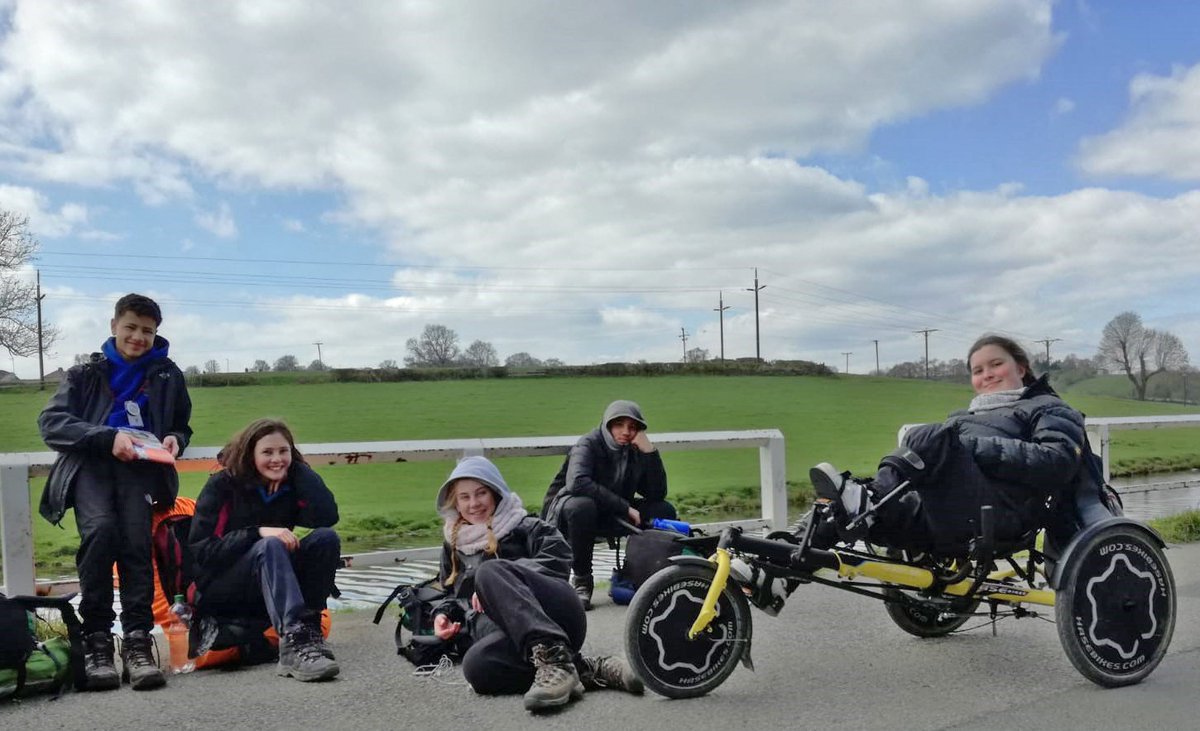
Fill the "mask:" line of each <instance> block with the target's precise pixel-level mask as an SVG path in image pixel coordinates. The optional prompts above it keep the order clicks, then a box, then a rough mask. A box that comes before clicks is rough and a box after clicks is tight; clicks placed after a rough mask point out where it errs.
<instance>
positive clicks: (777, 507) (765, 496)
mask: <svg viewBox="0 0 1200 731" xmlns="http://www.w3.org/2000/svg"><path fill="white" fill-rule="evenodd" d="M758 471H759V475H760V479H761V481H762V482H761V486H762V517H763V520H765V521H767V525H769V526H771V530H784V529H786V528H787V527H788V504H787V498H788V496H787V480H786V479H785V478H786V476H787V471H786V467H785V456H784V445H783V437H782V436H778V437H770V438H768V439H767V444H766V446H762V447H759V448H758Z"/></svg>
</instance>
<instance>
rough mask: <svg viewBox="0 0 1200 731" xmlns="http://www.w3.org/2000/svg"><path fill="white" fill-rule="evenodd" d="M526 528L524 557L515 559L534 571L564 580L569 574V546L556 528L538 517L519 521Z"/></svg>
mask: <svg viewBox="0 0 1200 731" xmlns="http://www.w3.org/2000/svg"><path fill="white" fill-rule="evenodd" d="M521 527H522V528H524V529H525V530H526V536H525V546H526V557H525V558H519V559H516V562H517V563H519V564H523V565H525V566H527V567H529V568H531V569H533V570H534V571H536V572H538V573H539V574H542V575H543V576H549V577H552V578H555V579H563V580H564V581H565V580H566V579H567V578H568V577H569V576H570V575H571V546H570V544H568V543H567V541H566V539H565V538H563V536H562V533H559V532H558V529H557V528H555V527H554V526H552V525H550V524H549V523H547V522H546V521H544V520H542V519H540V518H534V517H529V518H526V519H525V520H523V521H522V522H521Z"/></svg>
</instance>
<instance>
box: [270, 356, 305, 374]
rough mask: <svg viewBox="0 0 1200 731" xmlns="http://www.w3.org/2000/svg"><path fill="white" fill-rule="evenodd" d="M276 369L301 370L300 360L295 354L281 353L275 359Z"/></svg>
mask: <svg viewBox="0 0 1200 731" xmlns="http://www.w3.org/2000/svg"><path fill="white" fill-rule="evenodd" d="M275 370H276V371H298V370H300V361H298V360H296V356H294V355H281V356H279V358H278V359H277V360H276V361H275Z"/></svg>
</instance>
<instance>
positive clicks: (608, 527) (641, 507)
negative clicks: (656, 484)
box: [558, 495, 677, 576]
mask: <svg viewBox="0 0 1200 731" xmlns="http://www.w3.org/2000/svg"><path fill="white" fill-rule="evenodd" d="M630 504H631V505H632V506H633V507H634V509H636V510H637V511H638V512H639V513H640V514H641V516H642V522H643V523H649V522H650V521H651V520H654V519H655V518H667V519H670V520H675V518H676V517H677V515H676V513H675V506H674V505H672V504H671V503H669V502H667V501H666V500H655V501H649V500H641V499H639V498H634V499H633V500H631V501H630ZM618 518H620V519H626V518H627V516H624V515H608V514H601V513H600V509H599V506H597V505H596V501H595V500H593V499H591V498H590V497H583V496H579V495H572V496H571V497H569V498H567V499H566V500H564V501H563V505H562V509H561V510H560V511H559V514H558V530H559V531H560V532H561V533H562V534H563V536H564V537H565V538H566V539H567V542H568V543H570V544H571V555H572V562H571V570H572V571H574V572H575V575H576V576H591V575H592V556H593V553H594V552H595V548H596V538H598V537H607V536H623V535H625V534H626V532H627V531H626V530H625V529H624V528H622V527H621V526H620V525H619V524H618V523H617V519H618Z"/></svg>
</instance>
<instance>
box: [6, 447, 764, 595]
mask: <svg viewBox="0 0 1200 731" xmlns="http://www.w3.org/2000/svg"><path fill="white" fill-rule="evenodd" d="M651 437H652V441H653V442H654V445H655V446H656V447H658V448H659V449H660V450H661V451H663V452H678V451H690V450H701V449H738V448H750V447H758V454H759V459H758V464H759V484H760V486H761V490H762V493H761V494H762V517H761V518H755V519H751V520H743V521H732V522H728V523H720V524H711V525H709V526H707V527H710V528H715V527H718V526H724V525H743V526H748V527H753V528H770V529H772V530H776V529H783V528H786V527H787V485H786V483H785V477H786V469H785V460H784V442H783V433H782V432H780V431H779V430H778V429H758V430H747V431H718V432H672V433H663V434H653V435H651ZM576 441H578V437H577V436H561V437H506V438H496V439H441V440H421V441H404V442H343V443H335V444H301V445H298V447H299V449H300V451H301V452H302V453H303V454H304V458H305V459H306V460H307V461H308V462H309V463H310V464H312V465H313V466H317V467H319V466H321V465H356V464H387V463H391V462H416V461H430V460H452V459H459V458H462V457H468V456H472V455H486V456H488V457H493V458H496V457H541V456H554V455H563V454H566V453H567V451H568V450H570V448H571V446H572V445H574V444H575V442H576ZM217 451H218V449H217V448H215V447H196V448H189V449H188V450H187V452H185V455H186V456H185V458H183V459H181V460H180V462H202V461H205V462H211V461H212V460H214V459H216V456H217ZM55 456H56V455H55V453H54V452H14V453H8V454H0V547H2V549H3V567H4V581H5V586H4V587H0V590H2V591H4V592H5V593H11V594H32V593H33V591H34V584H35V577H34V570H33V566H34V564H33V520H32V512H31V508H30V499H29V478H30V477H33V476H37V475H45V474H47V473H48V472H49V471H50V466H51V465H52V464H53V463H54V458H55ZM438 551H440V547H432V548H416V549H407V550H401V551H378V552H374V553H367V554H359V555H350V556H345V557H343V562H344V563H345V564H346V565H351V564H353V565H355V566H365V565H371V564H379V563H394V562H395V561H398V560H403V559H404V558H428V557H431V556H435V555H437V552H438Z"/></svg>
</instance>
